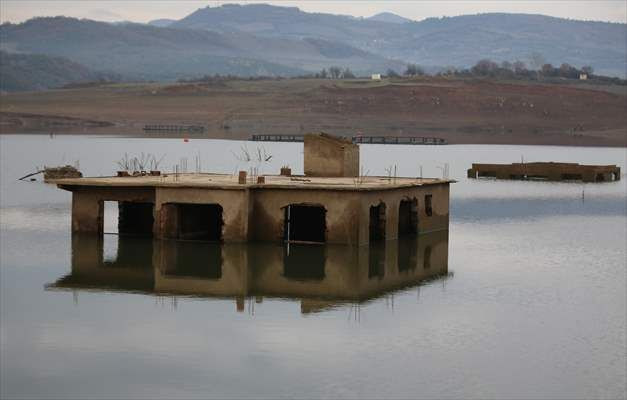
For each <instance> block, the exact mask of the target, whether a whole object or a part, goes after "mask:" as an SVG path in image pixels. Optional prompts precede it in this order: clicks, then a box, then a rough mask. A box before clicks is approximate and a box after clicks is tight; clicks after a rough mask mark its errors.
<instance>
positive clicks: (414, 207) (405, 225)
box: [398, 198, 418, 236]
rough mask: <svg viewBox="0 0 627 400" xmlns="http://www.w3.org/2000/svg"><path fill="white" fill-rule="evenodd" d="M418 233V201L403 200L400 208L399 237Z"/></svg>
mask: <svg viewBox="0 0 627 400" xmlns="http://www.w3.org/2000/svg"><path fill="white" fill-rule="evenodd" d="M416 233H418V200H417V199H415V198H413V199H406V200H401V202H400V204H399V206H398V235H399V236H402V235H413V234H416Z"/></svg>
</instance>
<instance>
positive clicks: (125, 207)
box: [118, 201, 154, 237]
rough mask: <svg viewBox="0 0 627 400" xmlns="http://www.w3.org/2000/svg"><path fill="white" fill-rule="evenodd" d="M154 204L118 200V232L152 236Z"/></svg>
mask: <svg viewBox="0 0 627 400" xmlns="http://www.w3.org/2000/svg"><path fill="white" fill-rule="evenodd" d="M153 208H154V204H152V203H134V202H129V201H120V202H119V203H118V234H120V235H129V236H146V237H151V236H152V227H153V224H154V217H153Z"/></svg>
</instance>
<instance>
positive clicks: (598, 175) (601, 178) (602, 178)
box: [596, 174, 605, 182]
mask: <svg viewBox="0 0 627 400" xmlns="http://www.w3.org/2000/svg"><path fill="white" fill-rule="evenodd" d="M596 181H597V182H605V175H604V174H597V178H596Z"/></svg>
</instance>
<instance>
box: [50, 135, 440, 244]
mask: <svg viewBox="0 0 627 400" xmlns="http://www.w3.org/2000/svg"><path fill="white" fill-rule="evenodd" d="M304 152H305V175H304V176H300V177H296V176H281V175H272V176H269V175H266V176H264V177H259V178H263V179H258V180H250V179H248V178H246V176H245V172H244V173H243V174H240V176H239V177H238V176H232V175H224V174H209V173H195V174H169V175H166V174H162V175H160V176H150V175H144V176H132V177H98V178H79V179H64V180H60V181H58V182H57V184H58V186H59V187H60V188H62V189H65V190H69V191H71V192H72V231H73V232H77V233H79V232H80V233H94V234H100V235H101V234H102V233H103V214H104V202H106V201H115V202H118V209H119V217H118V232H119V233H120V234H132V235H142V236H152V237H155V238H158V239H183V240H204V241H217V242H247V241H277V242H281V241H283V242H301V243H335V244H346V245H366V244H369V243H371V242H375V241H383V240H393V239H397V238H399V237H401V236H402V235H405V234H407V235H410V234H416V233H426V232H432V231H438V230H447V229H448V223H449V184H450V182H451V181H449V180H443V179H427V178H396V177H364V176H359V174H358V171H359V149H358V147H357V145H354V144H352V143H349V142H345V141H343V140H341V139H337V138H333V137H330V136H329V135H324V134H317V135H307V139H306V140H305V145H304Z"/></svg>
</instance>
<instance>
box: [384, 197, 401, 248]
mask: <svg viewBox="0 0 627 400" xmlns="http://www.w3.org/2000/svg"><path fill="white" fill-rule="evenodd" d="M398 207H399V199H395V200H393V201H389V202H388V203H386V208H387V209H386V213H385V240H396V239H398Z"/></svg>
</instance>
